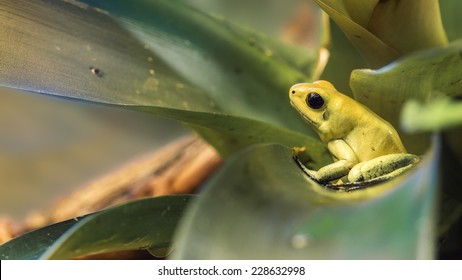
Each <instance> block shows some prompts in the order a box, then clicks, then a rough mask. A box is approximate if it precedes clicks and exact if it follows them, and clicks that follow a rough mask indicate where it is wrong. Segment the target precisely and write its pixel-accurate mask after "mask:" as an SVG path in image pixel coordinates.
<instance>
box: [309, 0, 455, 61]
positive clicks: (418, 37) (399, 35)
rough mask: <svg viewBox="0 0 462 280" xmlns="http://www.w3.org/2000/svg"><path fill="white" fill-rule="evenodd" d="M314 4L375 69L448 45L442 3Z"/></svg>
mask: <svg viewBox="0 0 462 280" xmlns="http://www.w3.org/2000/svg"><path fill="white" fill-rule="evenodd" d="M315 1H316V3H318V5H319V6H320V7H321V8H322V9H323V10H324V11H325V12H326V13H327V14H329V16H330V17H332V19H333V20H334V21H335V22H336V23H337V24H338V25H339V27H340V28H341V29H342V30H343V32H344V33H345V34H346V35H347V37H348V39H350V41H351V42H352V43H353V44H354V45H355V47H356V48H357V49H358V50H359V52H360V53H361V54H362V55H363V56H364V58H365V59H366V60H367V61H368V62H369V63H370V64H371V65H372V67H373V68H376V67H381V66H384V65H386V64H388V63H390V62H392V61H393V60H395V59H397V58H398V57H400V56H401V55H403V54H406V53H410V52H412V51H416V50H421V49H427V48H434V47H441V46H445V45H446V44H447V38H446V33H445V32H444V29H443V25H442V22H441V16H440V9H439V3H438V2H439V1H427V0H418V1H417V0H415V1H405V2H401V1H395V0H390V1H378V0H374V1H357V0H315ZM390 23H393V24H390Z"/></svg>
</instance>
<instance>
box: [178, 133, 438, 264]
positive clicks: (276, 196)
mask: <svg viewBox="0 0 462 280" xmlns="http://www.w3.org/2000/svg"><path fill="white" fill-rule="evenodd" d="M438 146H439V144H438V141H435V144H434V147H433V148H432V149H431V151H429V152H428V153H427V154H426V156H425V158H424V159H423V160H422V161H421V163H420V164H419V165H418V167H417V168H416V169H414V170H413V171H412V172H410V173H408V174H407V175H404V176H402V177H400V178H396V179H395V180H392V181H388V182H385V183H383V184H380V185H376V186H372V187H368V188H366V189H361V190H356V191H350V192H341V191H334V190H331V189H326V188H324V187H322V186H320V185H318V184H316V183H314V182H313V181H311V180H310V179H308V177H306V176H305V175H304V174H303V173H302V171H301V170H300V168H299V167H298V165H297V164H296V163H295V161H294V160H293V159H292V156H291V152H290V150H289V149H287V148H284V147H282V146H279V145H270V144H264V145H256V146H253V147H250V148H248V149H246V150H244V151H242V152H240V153H239V154H237V155H236V156H235V157H233V158H230V159H229V161H228V162H227V164H226V165H225V166H224V167H223V168H222V169H221V171H220V172H219V173H218V174H217V175H216V176H215V177H214V178H213V179H211V180H210V181H209V183H208V184H207V186H206V187H205V190H204V192H203V193H202V194H201V196H200V197H198V199H197V200H196V201H195V203H194V204H193V205H192V207H191V208H190V209H189V210H188V213H187V214H186V216H185V217H184V219H183V220H182V222H181V224H180V227H179V228H178V232H177V234H176V237H175V240H177V249H176V250H175V252H174V255H173V257H174V258H177V259H413V258H432V257H434V255H433V253H434V252H433V246H434V243H433V241H434V234H433V226H434V224H433V223H434V212H433V210H434V203H435V191H436V181H437V159H438V152H437V151H438Z"/></svg>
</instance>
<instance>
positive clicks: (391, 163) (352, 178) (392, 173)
mask: <svg viewBox="0 0 462 280" xmlns="http://www.w3.org/2000/svg"><path fill="white" fill-rule="evenodd" d="M419 160H420V158H419V157H418V156H416V155H412V154H389V155H384V156H381V157H378V158H374V159H372V160H369V161H365V162H361V163H359V164H357V165H355V166H354V167H353V168H352V169H351V170H350V172H349V173H348V181H349V182H362V181H369V180H374V179H379V178H380V181H384V180H388V179H391V178H394V177H396V176H398V175H399V174H401V173H403V172H404V171H406V170H407V169H409V168H410V167H412V166H413V165H414V164H416V163H417V162H419Z"/></svg>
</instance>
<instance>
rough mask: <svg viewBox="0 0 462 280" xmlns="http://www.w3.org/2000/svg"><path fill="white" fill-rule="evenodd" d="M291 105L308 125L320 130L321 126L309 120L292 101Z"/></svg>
mask: <svg viewBox="0 0 462 280" xmlns="http://www.w3.org/2000/svg"><path fill="white" fill-rule="evenodd" d="M290 105H292V107H294V108H295V110H297V112H298V114H299V115H300V116H301V117H302V118H303V119H304V120H305V121H306V122H308V123H310V124H311V125H313V126H314V127H316V128H318V127H319V124H318V123H317V122H314V121H313V120H312V119H310V118H308V117H307V116H305V114H303V112H302V111H300V110H299V109H298V108H297V106H295V104H294V103H293V102H292V101H290Z"/></svg>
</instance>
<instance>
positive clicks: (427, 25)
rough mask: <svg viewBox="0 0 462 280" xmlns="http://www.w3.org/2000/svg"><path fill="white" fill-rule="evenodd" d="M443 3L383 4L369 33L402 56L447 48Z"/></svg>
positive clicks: (422, 0)
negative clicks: (441, 6) (443, 22)
mask: <svg viewBox="0 0 462 280" xmlns="http://www.w3.org/2000/svg"><path fill="white" fill-rule="evenodd" d="M439 2H440V1H437V0H436V1H428V0H413V1H400V0H388V1H379V2H378V3H377V5H376V7H375V9H374V11H373V13H372V14H371V17H370V20H369V22H368V24H367V29H368V30H370V31H371V32H372V33H373V34H374V35H375V36H377V37H379V38H380V39H381V40H382V41H384V42H386V44H387V45H389V46H390V47H392V48H393V49H395V50H397V51H399V53H400V54H406V53H411V52H414V51H418V50H423V49H429V48H436V47H442V46H445V45H447V43H448V39H447V37H446V33H445V31H444V28H443V24H442V21H441V14H440V7H439Z"/></svg>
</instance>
